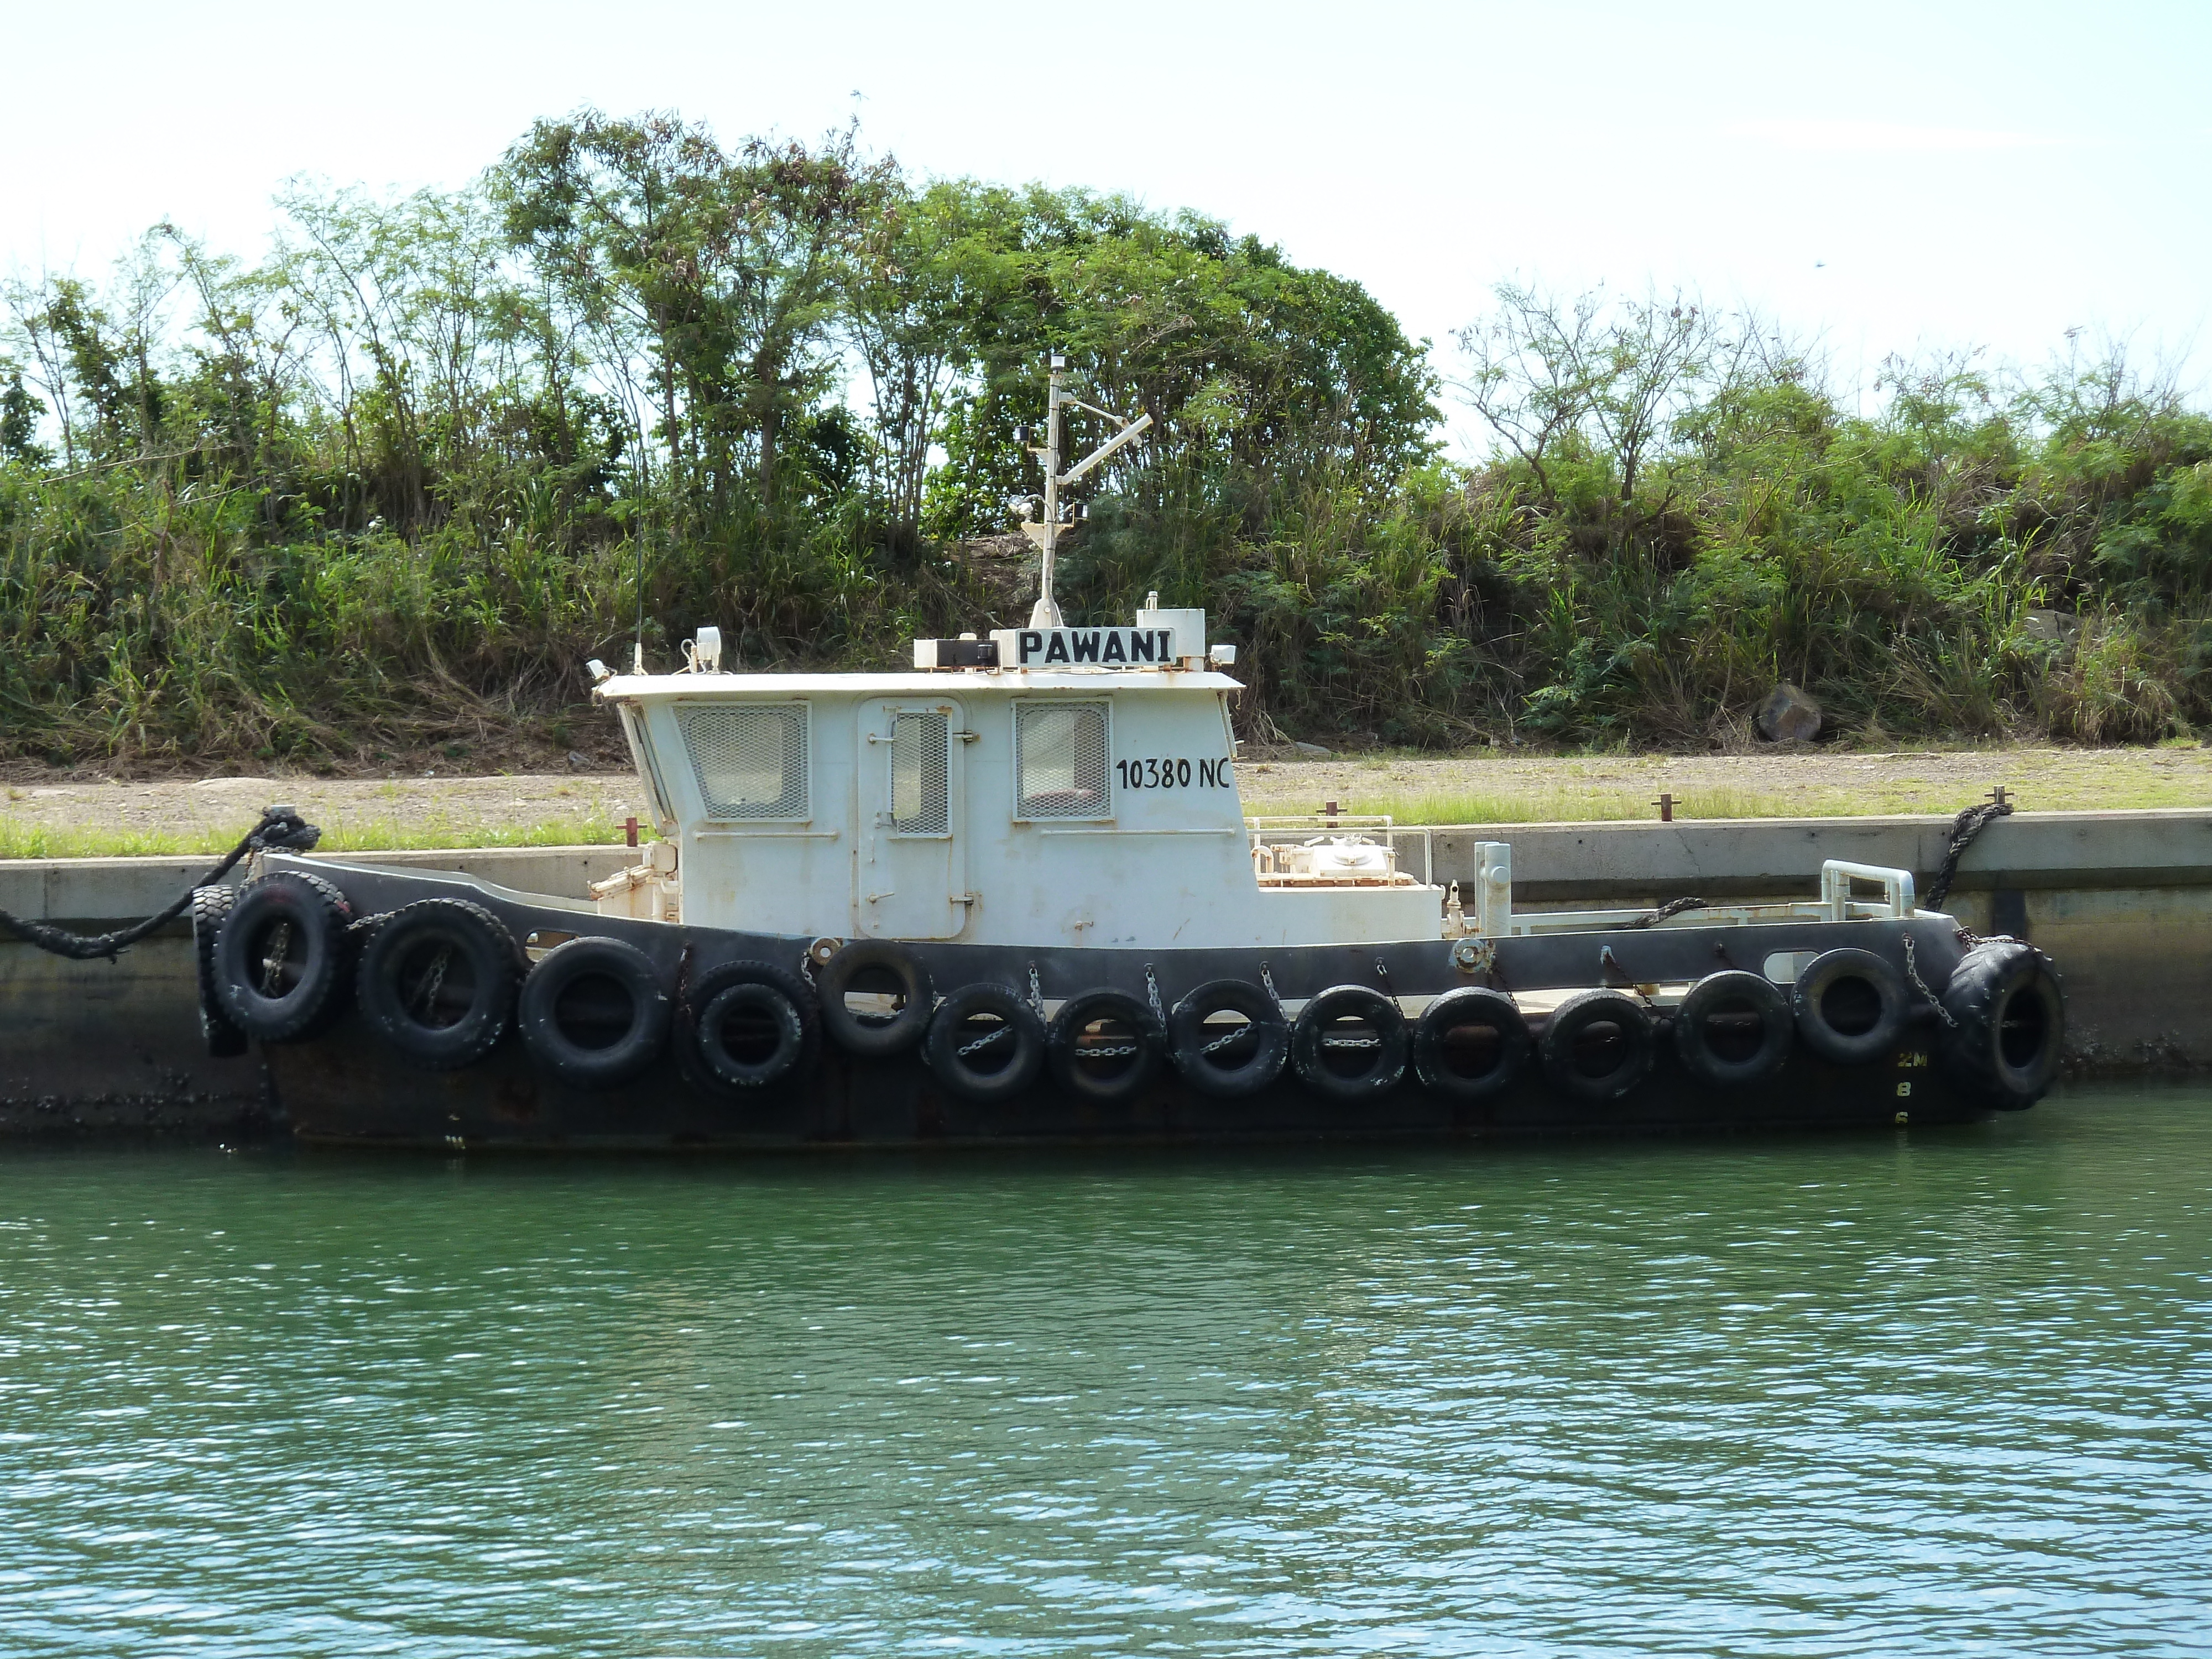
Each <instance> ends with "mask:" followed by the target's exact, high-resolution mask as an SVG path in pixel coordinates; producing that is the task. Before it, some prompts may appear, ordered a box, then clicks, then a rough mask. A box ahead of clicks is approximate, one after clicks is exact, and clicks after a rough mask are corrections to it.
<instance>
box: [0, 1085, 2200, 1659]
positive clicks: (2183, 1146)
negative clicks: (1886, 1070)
mask: <svg viewBox="0 0 2212 1659" xmlns="http://www.w3.org/2000/svg"><path fill="white" fill-rule="evenodd" d="M2208 1188H2212V1094H2207V1093H2206V1092H2203V1091H2191V1092H2173V1091H2168V1092H2151V1093H2138V1092H2104V1093H2087V1092H2082V1093H2077V1094H2075V1095H2074V1096H2072V1097H2069V1098H2066V1099H2063V1100H2061V1101H2058V1102H2056V1103H2049V1104H2046V1105H2045V1107H2043V1108H2039V1109H2037V1110H2036V1111H2034V1112H2032V1113H2029V1114H2027V1115H2024V1116H2021V1117H2016V1118H2008V1119H2006V1120H2003V1121H1998V1122H1995V1123H1991V1124H1988V1125H1980V1126H1974V1127H1968V1128H1964V1129H1956V1130H1948V1131H1941V1132H1936V1131H1926V1132H1922V1131H1916V1132H1912V1133H1905V1134H1899V1135H1896V1136H1894V1137H1893V1136H1890V1135H1887V1134H1884V1135H1875V1136H1871V1137H1863V1138H1808V1139H1790V1140H1761V1141H1742V1140H1702V1141H1682V1142H1639V1143H1633V1144H1623V1145H1589V1146H1583V1145H1559V1144H1553V1145H1548V1146H1522V1147H1507V1148H1498V1147H1473V1148H1468V1147H1425V1148H1421V1149H1418V1150H1406V1151H1398V1150H1393V1151H1389V1152H1373V1151H1368V1152H1352V1153H1349V1154H1344V1153H1338V1154H1334V1155H1329V1156H1321V1155H1310V1154H1297V1155H1291V1154H1283V1153H1273V1154H1250V1153H1241V1154H1237V1155H1234V1156H1229V1155H1207V1156H1203V1157H1200V1156H1190V1155H1183V1154H1175V1155H1160V1156H1146V1157H1130V1156H1121V1157H1116V1158H1114V1159H1112V1160H1110V1161H1106V1162H1100V1161H1097V1160H1093V1159H1084V1158H1075V1157H1060V1156H1055V1157H1036V1158H1022V1159H1015V1158H1000V1157H991V1158H980V1157H945V1158H928V1159H917V1158H908V1157H903V1156H899V1157H880V1156H868V1157H865V1158H852V1159H841V1158H816V1159H787V1160H781V1161H775V1162H769V1163H752V1164H747V1163H739V1162H714V1163H705V1162H702V1163H696V1164H678V1163H672V1162H645V1161H640V1162H622V1163H608V1164H580V1163H573V1162H558V1163H556V1162H539V1161H527V1160H516V1161H511V1162H500V1161H491V1160H483V1159H478V1160H471V1161H469V1162H467V1163H465V1164H464V1163H458V1162H456V1163H443V1162H439V1161H435V1160H425V1161H410V1160H402V1159H389V1160H387V1159H375V1158H352V1157H337V1156H319V1155H307V1156H295V1155H288V1154H284V1153H280V1152H247V1153H243V1154H237V1155H228V1156H226V1155H224V1154H222V1153H220V1152H198V1151H192V1152H159V1153H155V1152H142V1153H113V1152H83V1153H28V1154H27V1153H25V1152H20V1151H17V1152H9V1153H8V1154H7V1155H6V1156H5V1158H4V1159H0V1651H4V1652H6V1653H9V1654H16V1653H22V1654H49V1653H52V1654H77V1653H82V1654H100V1655H125V1656H128V1655H139V1654H154V1653H161V1654H165V1655H166V1654H172V1653H204V1654H223V1655H231V1654H254V1655H270V1656H285V1659H291V1656H307V1655H340V1654H343V1655H348V1656H352V1655H367V1654H390V1655H403V1656H430V1655H438V1656H445V1655H452V1656H463V1655H466V1656H478V1655H522V1654H560V1655H609V1656H631V1655H637V1656H646V1655H708V1654H763V1655H797V1656H811V1655H818V1654H848V1653H851V1654H861V1653H868V1654H873V1653H929V1654H934V1653H945V1652H950V1653H959V1652H981V1653H988V1654H994V1655H1003V1654H1047V1653H1049V1654H1060V1653H1083V1654H1094V1653H1095V1654H1120V1653H1132V1654H1135V1653H1144V1654H1157V1653H1187V1652H1204V1653H1218V1654H1224V1655H1229V1654H1240V1655H1241V1654H1278V1653H1315V1654H1334V1653H1344V1654H1361V1655H1368V1654H1385V1653H1389V1654H1395V1653H1405V1654H1433V1653H1457V1652H1464V1653H1479V1654H1508V1655H1522V1654H1526V1655H1531V1656H1534V1655H1546V1656H1549V1655H1575V1654H1595V1653H1605V1654H1613V1653H1639V1654H1640V1653H1698V1654H1723V1653H1725V1654H1747V1655H1750V1654H1757V1655H1777V1654H1849V1655H1852V1656H1862V1655H1865V1656H1871V1655H1887V1654H1911V1653H1930V1654H1934V1653H1942V1654H1946V1655H1954V1654H1989V1655H2008V1656H2009V1655H2021V1654H2051V1655H2059V1654H2067V1655H2075V1654H2101V1653H2112V1654H2123V1653H2124V1654H2130V1655H2142V1654H2159V1653H2182V1652H2207V1651H2212V1613H2208V1610H2207V1609H2208V1604H2212V1420H2208V1407H2212V1284H2208V1269H2212V1223H2208V1203H2209V1202H2212V1200H2209V1199H2208Z"/></svg>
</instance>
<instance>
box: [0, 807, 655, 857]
mask: <svg viewBox="0 0 2212 1659" xmlns="http://www.w3.org/2000/svg"><path fill="white" fill-rule="evenodd" d="M322 831H323V839H322V842H321V844H320V845H319V847H318V848H317V849H316V850H317V851H318V852H323V853H416V852H440V851H444V850H446V849H448V848H477V847H611V846H616V845H618V844H620V842H622V840H623V835H624V826H623V824H622V823H620V822H618V821H617V820H616V819H613V818H608V817H562V818H543V819H540V820H538V822H536V823H525V824H511V823H484V822H482V821H475V822H471V821H466V820H461V819H455V818H447V817H426V818H416V819H410V820H409V821H408V822H406V823H401V822H400V821H399V820H398V819H397V818H358V819H343V818H333V819H332V820H331V821H330V822H329V823H325V824H323V825H322ZM240 833H242V831H241V830H240V829H232V828H217V827H215V826H212V825H210V826H204V827H196V828H192V829H176V830H171V829H109V828H103V827H101V826H99V825H92V824H83V825H80V824H53V823H26V822H25V821H23V820H22V819H21V818H15V817H6V816H4V815H0V860H4V859H113V858H190V857H198V856H202V855H204V856H206V857H208V858H210V859H213V858H219V857H221V856H222V854H225V853H228V851H230V849H231V848H233V847H234V846H236V845H237V844H238V837H239V836H240ZM639 835H640V836H641V837H643V838H646V839H651V838H652V836H651V831H650V830H648V829H645V828H644V827H643V826H640V829H639Z"/></svg>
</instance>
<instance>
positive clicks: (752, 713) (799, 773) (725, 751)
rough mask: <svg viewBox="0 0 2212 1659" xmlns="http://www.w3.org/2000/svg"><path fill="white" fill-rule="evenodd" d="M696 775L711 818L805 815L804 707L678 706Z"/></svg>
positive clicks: (792, 704)
mask: <svg viewBox="0 0 2212 1659" xmlns="http://www.w3.org/2000/svg"><path fill="white" fill-rule="evenodd" d="M676 719H677V723H678V726H680V727H681V728H682V730H683V732H684V746H685V748H687V749H688V750H690V754H691V771H692V775H694V776H695V777H696V778H697V779H698V780H699V793H700V794H701V795H702V796H703V797H705V799H706V802H707V816H708V817H713V818H803V817H805V816H806V705H805V703H803V702H772V703H749V704H745V705H743V706H741V707H738V708H731V707H727V706H724V707H719V708H718V707H716V706H715V705H714V704H711V703H691V704H685V705H679V706H678V709H677V714H676Z"/></svg>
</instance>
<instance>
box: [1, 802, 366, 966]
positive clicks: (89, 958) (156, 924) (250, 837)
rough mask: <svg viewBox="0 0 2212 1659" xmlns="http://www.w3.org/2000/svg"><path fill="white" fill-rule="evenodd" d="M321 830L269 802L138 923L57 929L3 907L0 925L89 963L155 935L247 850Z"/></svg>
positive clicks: (307, 845) (301, 843) (296, 841)
mask: <svg viewBox="0 0 2212 1659" xmlns="http://www.w3.org/2000/svg"><path fill="white" fill-rule="evenodd" d="M322 837H323V832H322V831H321V830H319V829H317V828H316V827H315V826H314V825H313V824H312V823H308V822H307V820H306V819H305V818H303V817H301V816H300V815H299V814H298V813H297V812H295V811H293V810H292V809H291V808H290V807H289V806H272V807H270V808H269V809H268V810H267V811H264V812H263V813H262V815H261V822H260V823H257V824H255V825H254V826H253V828H252V829H249V830H248V831H246V836H245V837H244V838H243V839H242V840H240V842H239V843H238V845H237V846H235V847H234V848H231V849H230V851H229V852H228V853H227V854H224V855H223V859H222V862H221V863H220V864H218V865H216V866H215V868H213V869H212V870H210V871H209V872H207V873H206V874H205V875H204V876H202V877H201V878H199V879H198V880H197V881H196V882H194V883H192V884H191V886H189V887H187V888H185V890H184V891H183V892H182V893H181V894H179V896H178V897H177V901H176V902H175V903H173V904H172V905H170V906H168V907H167V908H166V909H164V910H162V911H161V912H160V913H159V914H158V915H150V916H149V917H147V918H146V920H145V921H137V922H133V923H131V926H130V927H120V928H118V929H117V930H116V931H115V932H113V933H71V932H70V930H69V929H68V928H66V927H55V926H53V925H52V923H51V922H44V921H24V920H23V918H22V917H21V916H18V915H14V914H13V913H11V912H9V911H7V910H0V928H5V929H6V930H7V931H8V932H9V933H13V934H14V935H15V937H16V938H17V939H21V940H22V941H23V943H25V944H26V945H37V946H38V947H39V949H40V950H41V951H48V952H50V953H51V954H52V955H54V956H58V957H68V958H69V959H70V961H71V962H93V961H96V960H98V959H99V958H100V957H106V959H107V960H108V961H110V962H112V961H113V960H114V959H115V956H116V952H118V951H121V950H123V949H125V947H127V946H129V945H136V944H137V942H138V941H139V940H140V939H144V938H145V937H146V936H147V935H148V934H149V933H158V932H159V931H160V930H161V929H162V928H164V927H167V926H168V925H169V924H170V923H171V922H173V921H175V920H176V919H177V918H178V917H179V916H180V915H184V913H185V911H186V910H187V909H188V908H191V902H192V894H193V893H194V892H195V891H197V890H198V889H200V888H203V887H212V886H214V885H215V884H216V883H217V882H219V881H221V880H222V878H224V877H225V876H227V875H228V874H229V873H230V872H231V871H232V870H233V869H234V868H235V867H236V866H237V864H238V861H239V860H240V859H242V858H244V857H246V854H249V853H279V852H282V853H306V852H311V851H313V848H314V845H315V843H316V842H319V841H320V840H321V839H322Z"/></svg>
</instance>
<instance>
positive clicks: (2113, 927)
mask: <svg viewBox="0 0 2212 1659" xmlns="http://www.w3.org/2000/svg"><path fill="white" fill-rule="evenodd" d="M1948 824H1949V821H1948V819H1944V818H1933V817H1894V818H1805V819H1765V820H1743V821H1710V822H1681V823H1665V824H1662V823H1559V824H1514V825H1510V826H1504V827H1499V828H1485V827H1477V826H1464V827H1461V826H1455V827H1449V828H1440V829H1437V830H1436V831H1434V832H1433V836H1432V839H1431V845H1432V849H1433V858H1434V874H1435V876H1436V878H1437V879H1438V880H1439V881H1452V880H1467V881H1470V882H1471V881H1472V879H1473V877H1474V863H1475V854H1474V848H1475V845H1476V843H1477V842H1483V841H1504V842H1509V843H1510V845H1511V847H1512V849H1513V873H1514V898H1515V903H1516V907H1527V908H1552V907H1561V906H1571V907H1573V908H1585V907H1590V906H1602V905H1609V904H1617V905H1627V904H1644V903H1656V902H1663V901H1665V900H1667V899H1671V898H1675V897H1678V896H1685V895H1691V894H1694V895H1696V896H1700V897H1705V898H1711V899H1724V898H1725V899H1749V898H1766V897H1771V898H1781V897H1794V896H1809V895H1811V894H1812V893H1813V892H1814V891H1815V890H1816V889H1817V886H1818V878H1819V871H1820V864H1821V861H1822V860H1825V859H1832V858H1840V859H1848V860H1852V861H1854V862H1857V863H1864V864H1875V865H1884V866H1893V867H1898V868H1904V869H1909V870H1912V871H1914V872H1917V873H1918V874H1919V875H1920V876H1921V877H1922V878H1923V880H1924V878H1926V877H1927V876H1928V875H1929V873H1930V872H1933V871H1934V870H1935V868H1936V866H1937V865H1938V864H1939V863H1940V862H1941V860H1942V853H1943V848H1944V844H1945V834H1946V831H1947V830H1948ZM345 856H346V857H347V858H348V859H349V860H351V861H355V862H374V863H378V864H384V865H398V866H414V867H416V868H427V869H439V870H455V871H461V872H467V873H469V874H472V875H477V876H479V877H481V878H483V879H485V880H487V881H491V882H495V883H497V884H500V885H501V886H504V887H510V888H514V889H517V890H521V891H525V892H539V893H548V894H556V895H560V896H566V897H581V896H584V895H585V894H586V891H587V890H588V886H589V884H590V883H592V881H595V880H599V879H603V878H605V877H606V876H608V875H611V874H612V873H613V872H615V871H616V870H617V869H619V868H621V867H622V866H623V865H625V864H627V863H629V862H630V861H632V860H634V858H635V854H633V853H631V852H630V851H629V849H627V848H619V847H615V848H608V847H590V848H480V849H468V850H459V851H453V852H443V853H438V852H432V853H391V854H347V855H345ZM208 862H209V860H206V859H204V858H196V859H172V858H159V859H58V860H39V861H30V860H26V861H21V862H15V863H6V864H0V908H6V909H8V910H10V911H12V912H14V913H15V915H19V916H23V917H26V918H29V919H34V920H41V921H56V922H60V923H63V924H64V925H67V926H70V927H76V928H78V929H80V930H83V931H95V932H96V931H105V930H106V929H109V928H112V927H118V926H121V925H123V924H125V923H126V922H128V921H133V920H136V919H137V918H138V917H141V916H144V915H150V914H152V913H154V912H155V911H157V910H159V909H160V908H161V907H162V906H163V905H165V904H167V902H170V901H171V900H172V899H173V898H174V897H175V896H176V895H177V893H178V892H179V890H182V888H183V887H184V886H185V884H186V883H188V882H190V881H191V880H193V879H194V878H197V876H198V875H199V874H200V872H203V871H204V869H205V868H206V866H207V864H208ZM1947 908H1949V909H1950V910H1952V912H1953V913H1954V914H1955V915H1958V916H1959V918H1960V921H1962V922H1963V923H1964V924H1965V925H1966V926H1967V927H1971V928H1972V929H1974V930H1975V931H1976V932H1978V933H2012V934H2014V935H2015V936H2018V937H2021V938H2026V939H2033V941H2034V942H2035V943H2036V944H2037V945H2040V946H2041V947H2042V948H2043V949H2044V950H2045V951H2048V952H2050V954H2051V957H2052V958H2053V959H2054V960H2055V961H2056V962H2057V964H2058V967H2059V970H2060V972H2061V973H2062V974H2063V975H2064V977H2065V980H2066V986H2067V993H2068V999H2069V1048H2070V1050H2071V1053H2072V1057H2073V1060H2074V1062H2075V1066H2077V1067H2078V1068H2080V1069H2081V1070H2082V1071H2085V1072H2089V1073H2125V1072H2130V1071H2140V1070H2148V1069H2181V1068H2191V1067H2199V1066H2212V810H2203V811H2199V810H2178V811H2146V812H2045V813H2027V812H2021V813H2016V814H2015V815H2014V816H2013V817H2008V818H2004V819H2001V820H1999V821H1998V822H1997V823H1995V824H1993V825H1991V826H1990V828H1989V829H1987V830H1985V831H1984V834H1983V835H1982V836H1981V837H1980V839H1979V840H1978V841H1977V842H1975V844H1974V845H1973V847H1972V848H1970V849H1969V851H1968V852H1967V854H1966V857H1965V858H1964V859H1963V860H1961V863H1960V872H1959V878H1958V881H1957V884H1956V885H1955V887H1954V891H1953V896H1952V898H1951V901H1950V902H1949V904H1948V907H1947ZM263 1109H264V1108H263V1085H262V1081H261V1072H260V1067H259V1065H258V1061H257V1060H254V1059H253V1058H252V1057H251V1056H247V1057H245V1058H241V1059H237V1060H214V1059H210V1057H209V1056H208V1055H207V1054H205V1053H204V1050H203V1048H202V1047H201V1043H200V1038H199V1030H198V1021H197V1012H196V1000H195V993H194V986H193V974H192V957H191V939H190V937H189V934H188V932H187V930H186V929H185V927H183V926H182V925H179V926H177V927H173V928H171V929H169V930H167V932H166V933H163V934H161V935H159V936H156V937H155V938H153V939H147V940H146V941H144V942H143V943H142V944H140V945H136V946H134V947H132V948H131V950H129V951H125V952H124V953H123V955H122V956H121V957H120V958H119V959H118V961H116V962H113V963H108V962H89V963H72V962H65V961H63V960H62V959H60V958H58V957H51V956H48V955H46V954H45V953H44V952H41V951H37V950H34V949H33V948H32V947H30V946H28V945H21V944H19V943H16V942H15V941H13V940H6V941H0V1137H5V1136H8V1135H11V1134H15V1135H20V1134H24V1133H64V1134H67V1133H78V1134H99V1133H131V1134H145V1133H175V1134H191V1135H199V1136H205V1135H209V1134H221V1133H231V1132H237V1133H249V1132H251V1130H252V1127H253V1126H254V1124H255V1123H256V1121H258V1118H259V1116H260V1115H261V1114H262V1112H263Z"/></svg>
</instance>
